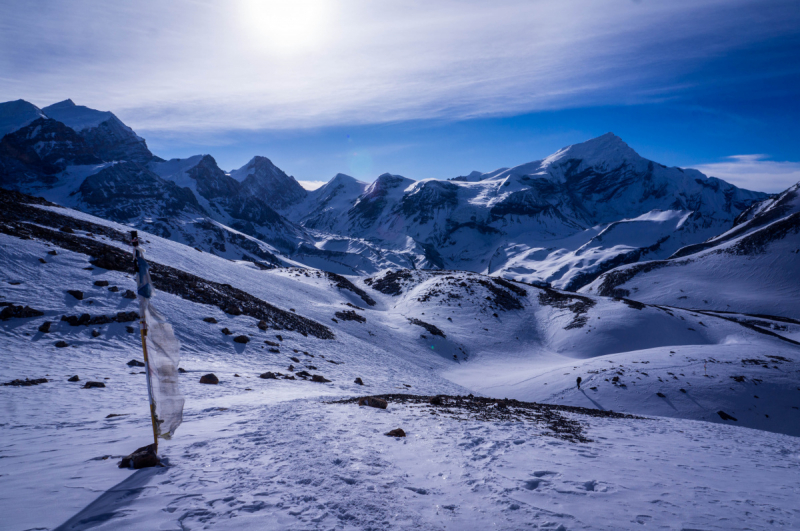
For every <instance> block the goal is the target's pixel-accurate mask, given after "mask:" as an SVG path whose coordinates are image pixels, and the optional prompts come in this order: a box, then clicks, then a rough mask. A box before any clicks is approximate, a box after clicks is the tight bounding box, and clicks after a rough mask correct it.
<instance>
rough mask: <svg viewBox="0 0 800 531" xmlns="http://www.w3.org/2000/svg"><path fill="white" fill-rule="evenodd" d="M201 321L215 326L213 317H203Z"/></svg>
mask: <svg viewBox="0 0 800 531" xmlns="http://www.w3.org/2000/svg"><path fill="white" fill-rule="evenodd" d="M203 321H204V322H206V323H211V324H217V320H216V319H214V318H213V317H205V318H203Z"/></svg>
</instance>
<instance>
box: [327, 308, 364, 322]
mask: <svg viewBox="0 0 800 531" xmlns="http://www.w3.org/2000/svg"><path fill="white" fill-rule="evenodd" d="M334 315H335V316H336V318H337V319H341V320H342V321H356V322H357V323H366V322H367V318H366V317H363V316H361V315H358V314H357V313H356V312H354V311H353V310H345V311H343V312H336V313H335V314H334Z"/></svg>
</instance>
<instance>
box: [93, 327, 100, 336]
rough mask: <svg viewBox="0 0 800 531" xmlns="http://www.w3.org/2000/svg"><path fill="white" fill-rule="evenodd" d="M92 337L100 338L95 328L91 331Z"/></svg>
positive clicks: (98, 331)
mask: <svg viewBox="0 0 800 531" xmlns="http://www.w3.org/2000/svg"><path fill="white" fill-rule="evenodd" d="M92 337H100V330H98V329H96V328H95V329H94V330H92Z"/></svg>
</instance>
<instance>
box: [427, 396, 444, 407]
mask: <svg viewBox="0 0 800 531" xmlns="http://www.w3.org/2000/svg"><path fill="white" fill-rule="evenodd" d="M428 403H429V404H430V405H432V406H441V405H442V397H441V396H440V395H436V396H432V397H431V398H430V400H428Z"/></svg>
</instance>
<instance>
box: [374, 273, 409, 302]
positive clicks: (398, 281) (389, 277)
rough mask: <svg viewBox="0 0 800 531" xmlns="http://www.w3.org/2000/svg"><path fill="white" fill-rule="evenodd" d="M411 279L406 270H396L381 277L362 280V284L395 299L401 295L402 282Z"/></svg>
mask: <svg viewBox="0 0 800 531" xmlns="http://www.w3.org/2000/svg"><path fill="white" fill-rule="evenodd" d="M412 278H413V277H412V275H411V272H410V271H408V270H407V269H397V270H393V271H387V272H386V273H385V274H384V275H383V277H374V278H368V279H365V280H364V284H366V285H367V286H369V287H371V288H372V289H374V290H375V291H379V292H381V293H384V294H386V295H391V296H393V297H396V296H397V295H400V294H401V293H403V285H404V282H403V281H407V280H411V279H412Z"/></svg>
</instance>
